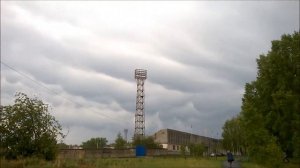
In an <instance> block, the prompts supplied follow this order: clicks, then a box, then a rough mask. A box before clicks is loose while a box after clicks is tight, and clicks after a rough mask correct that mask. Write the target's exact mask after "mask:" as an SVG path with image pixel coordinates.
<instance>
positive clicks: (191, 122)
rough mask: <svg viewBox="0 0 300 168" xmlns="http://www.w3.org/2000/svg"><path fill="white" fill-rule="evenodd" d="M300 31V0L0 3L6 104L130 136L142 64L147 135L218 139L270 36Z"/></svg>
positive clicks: (78, 130) (77, 131) (76, 137)
mask: <svg viewBox="0 0 300 168" xmlns="http://www.w3.org/2000/svg"><path fill="white" fill-rule="evenodd" d="M294 31H299V1H262V2H259V1H247V2H240V1H213V2H207V1H187V2H185V1H163V2H159V1H111V2H109V1H87V2H85V1H62V2H60V1H25V2H22V1H1V105H9V104H13V101H14V95H15V93H16V92H23V93H26V94H27V95H28V96H29V97H38V98H39V99H41V100H43V101H44V102H45V103H47V104H49V105H50V107H51V108H50V113H51V115H53V116H54V117H55V118H56V119H57V120H58V121H59V122H60V124H61V125H62V127H63V132H64V133H65V134H67V137H66V138H65V139H64V142H65V143H67V144H81V143H82V142H83V141H87V140H88V139H90V138H92V137H106V138H107V139H108V140H109V142H110V143H111V142H113V141H114V140H115V138H116V136H117V134H118V133H119V132H120V133H121V134H122V135H123V134H124V133H123V131H124V129H128V140H130V139H131V137H132V136H133V133H134V114H135V105H136V104H135V101H136V81H135V79H134V70H135V69H137V68H141V69H146V70H147V73H148V78H147V79H146V81H145V95H146V96H145V122H146V129H145V132H146V135H152V134H154V133H155V132H156V131H158V130H160V129H165V128H170V129H176V130H180V131H186V132H190V133H194V134H199V135H202V136H209V137H214V138H221V133H222V126H223V124H224V122H225V121H226V120H228V119H230V118H232V117H234V116H236V115H237V114H238V113H239V112H240V110H241V99H242V97H243V93H244V86H245V84H246V83H247V82H251V81H253V80H255V78H256V73H257V66H256V59H257V58H259V55H261V54H267V53H268V51H270V49H271V41H272V40H279V39H280V37H281V35H283V34H292V33H293V32H294Z"/></svg>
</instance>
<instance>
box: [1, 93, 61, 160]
mask: <svg viewBox="0 0 300 168" xmlns="http://www.w3.org/2000/svg"><path fill="white" fill-rule="evenodd" d="M15 97H16V99H15V103H14V104H13V105H8V106H3V107H2V108H1V113H0V120H1V123H0V133H1V135H0V137H1V148H2V150H3V153H2V154H3V155H4V156H5V157H6V158H9V159H16V158H17V157H18V156H23V157H27V156H33V155H35V156H42V157H43V158H45V159H47V160H53V159H54V158H55V156H56V154H57V138H58V137H59V136H60V137H62V138H63V137H64V135H63V134H62V132H61V125H60V124H59V123H58V121H57V120H55V118H54V117H53V116H52V115H51V114H50V113H49V111H48V105H47V104H44V103H43V102H42V101H41V100H38V99H37V98H29V97H28V96H27V95H26V94H24V93H17V94H16V96H15Z"/></svg>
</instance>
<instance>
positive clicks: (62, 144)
mask: <svg viewBox="0 0 300 168" xmlns="http://www.w3.org/2000/svg"><path fill="white" fill-rule="evenodd" d="M57 146H58V149H68V148H69V145H67V144H65V143H63V142H61V143H59V144H57Z"/></svg>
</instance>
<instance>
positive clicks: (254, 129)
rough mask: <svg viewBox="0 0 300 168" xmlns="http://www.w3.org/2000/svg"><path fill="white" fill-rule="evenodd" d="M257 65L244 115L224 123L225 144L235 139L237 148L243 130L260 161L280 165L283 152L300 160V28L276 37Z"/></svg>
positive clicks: (249, 150) (247, 89)
mask: <svg viewBox="0 0 300 168" xmlns="http://www.w3.org/2000/svg"><path fill="white" fill-rule="evenodd" d="M257 66H258V72H257V78H256V80H255V81H253V82H251V83H247V84H246V86H245V94H244V96H243V104H242V111H241V113H240V115H239V116H238V117H237V118H233V119H232V120H229V121H227V122H226V123H225V125H224V127H223V129H224V132H223V137H224V145H225V146H226V145H227V146H229V147H230V142H232V147H231V148H233V149H234V148H235V147H234V144H237V142H236V141H237V140H236V136H237V135H238V134H243V137H245V138H244V139H243V141H245V144H244V145H245V147H246V151H247V153H248V154H249V156H250V157H251V158H252V159H253V160H255V161H257V162H260V163H264V164H265V165H267V166H269V167H280V166H281V161H282V158H283V153H286V154H287V156H288V157H294V158H296V159H298V161H299V160H300V150H299V144H300V136H299V135H300V129H299V128H300V113H299V112H300V109H299V106H300V76H299V75H300V34H299V32H295V33H294V34H293V35H283V36H282V37H281V40H275V41H272V49H271V51H269V52H268V54H267V55H260V57H259V59H257ZM237 121H240V122H237ZM235 128H241V129H240V130H239V131H237V132H235V131H233V129H235ZM238 132H240V133H238Z"/></svg>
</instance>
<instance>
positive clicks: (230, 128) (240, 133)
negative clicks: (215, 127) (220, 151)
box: [222, 117, 247, 154]
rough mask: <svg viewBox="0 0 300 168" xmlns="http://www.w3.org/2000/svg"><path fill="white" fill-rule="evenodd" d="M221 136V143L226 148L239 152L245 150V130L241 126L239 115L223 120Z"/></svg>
mask: <svg viewBox="0 0 300 168" xmlns="http://www.w3.org/2000/svg"><path fill="white" fill-rule="evenodd" d="M222 137H223V141H222V144H223V147H224V148H225V149H226V150H230V151H234V152H239V153H241V154H243V153H245V152H246V148H247V144H246V139H245V132H244V130H243V128H242V126H241V119H240V117H235V118H232V119H230V120H227V121H226V122H225V124H224V126H223V133H222Z"/></svg>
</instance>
